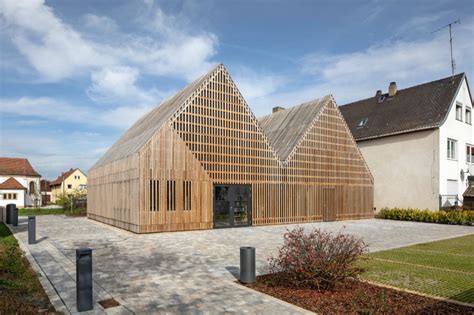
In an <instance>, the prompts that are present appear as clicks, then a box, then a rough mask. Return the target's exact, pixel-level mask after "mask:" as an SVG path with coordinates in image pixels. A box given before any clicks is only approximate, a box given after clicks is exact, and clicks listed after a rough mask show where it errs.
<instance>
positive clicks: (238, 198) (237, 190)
mask: <svg viewBox="0 0 474 315" xmlns="http://www.w3.org/2000/svg"><path fill="white" fill-rule="evenodd" d="M251 224H252V193H251V186H250V185H214V228H225V227H238V226H249V225H251Z"/></svg>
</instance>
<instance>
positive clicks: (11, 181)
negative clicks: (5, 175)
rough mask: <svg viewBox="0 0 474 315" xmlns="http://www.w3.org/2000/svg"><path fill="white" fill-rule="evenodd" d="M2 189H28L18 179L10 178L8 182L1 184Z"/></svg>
mask: <svg viewBox="0 0 474 315" xmlns="http://www.w3.org/2000/svg"><path fill="white" fill-rule="evenodd" d="M0 189H26V188H25V187H24V186H23V185H22V184H20V183H19V182H18V181H17V180H16V179H14V178H13V177H10V178H9V179H7V180H6V181H4V182H3V183H1V184H0Z"/></svg>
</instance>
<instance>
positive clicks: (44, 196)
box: [40, 179, 51, 205]
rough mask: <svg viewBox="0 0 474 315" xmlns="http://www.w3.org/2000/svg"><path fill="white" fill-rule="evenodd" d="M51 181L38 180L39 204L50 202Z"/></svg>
mask: <svg viewBox="0 0 474 315" xmlns="http://www.w3.org/2000/svg"><path fill="white" fill-rule="evenodd" d="M50 185H51V181H49V180H46V179H42V180H41V181H40V192H41V204H42V205H47V204H50V203H51V186H50Z"/></svg>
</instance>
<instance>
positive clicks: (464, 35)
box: [0, 0, 474, 179]
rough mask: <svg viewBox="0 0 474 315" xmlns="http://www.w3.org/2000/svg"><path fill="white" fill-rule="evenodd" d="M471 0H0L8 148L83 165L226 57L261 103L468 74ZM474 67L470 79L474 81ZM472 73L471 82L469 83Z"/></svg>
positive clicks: (342, 95)
mask: <svg viewBox="0 0 474 315" xmlns="http://www.w3.org/2000/svg"><path fill="white" fill-rule="evenodd" d="M473 16H474V1H472V0H465V1H464V0H455V1H444V0H443V1H440V0H429V1H423V0H419V1H397V2H395V1H361V0H356V1H351V0H345V1H329V0H328V1H279V0H275V1H249V0H241V1H230V0H229V1H218V0H214V1H208V0H199V1H182V2H181V1H153V0H144V1H138V0H137V1H129V0H124V1H118V0H116V1H98V0H96V1H85V0H81V1H72V0H68V1H65V0H61V1H42V0H0V54H1V56H0V57H1V60H0V71H1V73H0V151H1V152H0V156H10V157H26V158H28V159H29V160H30V162H32V164H33V166H34V167H35V168H36V169H37V170H38V171H39V172H40V173H41V174H42V175H43V177H45V178H48V179H52V178H54V177H56V176H57V175H58V174H59V173H60V172H61V171H63V170H66V169H69V168H70V167H80V168H82V169H83V170H84V171H87V170H88V168H89V167H90V166H91V165H92V164H93V163H94V162H95V161H96V160H97V159H98V158H99V157H100V156H101V155H102V154H103V153H104V152H105V151H106V150H107V148H108V147H109V146H110V145H111V144H112V143H113V142H114V141H115V140H117V139H118V138H119V137H120V135H121V134H122V133H123V132H124V131H125V130H126V129H127V128H128V127H129V126H130V125H131V124H132V123H133V122H134V121H135V120H136V119H137V118H138V117H140V116H141V115H142V114H143V113H144V112H146V111H147V110H149V109H150V108H152V107H153V106H156V105H157V104H159V103H160V102H161V101H162V100H163V99H165V98H167V97H169V96H171V95H173V94H174V93H176V92H177V91H179V90H180V89H181V88H183V87H184V86H185V85H186V84H187V83H189V82H190V81H192V80H193V79H195V78H196V77H198V76H200V75H201V74H203V73H205V72H206V71H208V70H209V69H210V68H211V67H212V66H214V65H216V64H218V63H224V64H225V66H226V68H227V69H228V70H229V71H230V74H231V76H232V77H233V78H234V80H235V81H236V82H237V84H238V86H239V88H240V90H241V92H242V94H243V95H244V97H245V98H246V100H247V102H248V103H249V105H250V106H251V107H252V109H253V111H254V112H255V114H256V115H257V116H261V115H264V114H266V113H268V112H269V111H270V110H271V108H272V107H273V106H277V105H279V106H290V105H295V104H298V103H301V102H303V101H307V100H311V99H315V98H318V97H321V96H324V95H326V94H333V95H334V97H335V99H336V101H337V102H338V103H339V104H340V105H342V104H345V103H347V102H350V101H355V100H358V99H361V98H366V97H370V96H372V95H374V94H375V91H376V90H378V89H381V90H386V89H387V87H388V84H389V82H390V81H397V84H398V86H399V87H400V88H403V87H408V86H411V85H414V84H418V83H423V82H427V81H431V80H435V79H439V78H441V77H445V76H448V75H450V73H451V69H450V60H449V36H448V31H447V29H443V30H441V31H439V32H435V33H432V31H433V30H436V29H437V28H439V27H441V26H443V25H445V24H447V23H449V22H451V21H454V20H457V19H461V24H459V25H456V26H455V27H454V29H453V30H454V56H455V59H456V65H457V67H456V72H466V73H467V75H468V77H469V78H471V77H472V75H474V18H473ZM472 80H474V79H471V81H472ZM472 84H473V83H471V85H472Z"/></svg>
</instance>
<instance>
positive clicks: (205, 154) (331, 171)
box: [88, 65, 374, 233]
mask: <svg viewBox="0 0 474 315" xmlns="http://www.w3.org/2000/svg"><path fill="white" fill-rule="evenodd" d="M373 191H374V187H373V178H372V176H371V174H370V171H369V169H368V168H367V165H366V163H365V161H364V159H363V157H362V155H361V154H360V152H359V150H358V148H357V145H356V143H355V141H354V139H353V137H352V135H351V132H350V130H349V128H348V127H347V125H346V123H345V121H344V119H343V117H342V115H341V113H340V112H339V109H338V107H337V105H336V103H335V101H334V99H333V98H332V96H326V97H323V98H321V99H318V100H314V101H311V102H308V103H304V104H301V105H299V106H295V107H292V108H288V109H283V108H275V109H274V112H273V113H272V114H270V115H268V116H265V117H263V118H261V119H257V118H256V117H255V116H254V114H253V113H252V111H251V110H250V108H249V106H248V105H247V103H246V102H245V100H244V98H243V96H242V95H241V94H240V92H239V90H238V88H237V86H236V85H235V84H234V82H233V81H232V79H231V77H230V76H229V74H228V72H227V70H226V69H225V68H224V66H223V65H219V66H217V67H216V68H214V69H213V70H211V71H210V72H209V73H207V74H206V75H204V76H202V77H201V78H199V79H198V80H196V81H194V82H192V83H191V84H189V85H188V86H187V87H186V88H184V89H183V90H182V91H181V92H179V93H178V94H176V95H175V96H173V97H172V98H170V99H168V100H166V101H164V102H163V103H162V104H161V105H160V106H158V107H156V108H154V109H153V110H151V111H150V112H148V113H147V114H145V115H144V116H143V117H142V118H140V119H139V120H138V121H137V122H136V123H135V124H134V125H133V126H132V127H131V128H130V129H129V130H128V131H127V132H126V133H125V134H124V135H123V136H122V137H121V138H120V139H119V140H118V141H117V142H116V143H115V144H114V145H113V146H112V147H111V148H110V149H109V150H108V151H107V152H106V153H105V154H104V156H102V157H101V158H100V159H99V161H97V163H96V164H95V165H94V166H93V167H92V168H91V170H90V171H89V175H88V216H89V218H91V219H94V220H98V221H101V222H104V223H108V224H111V225H114V226H117V227H120V228H123V229H126V230H130V231H133V232H136V233H148V232H161V231H179V230H193V229H211V228H218V227H234V226H235V227H237V226H247V225H269V224H282V223H300V222H313V221H321V220H324V221H331V220H344V219H360V218H370V217H372V216H373Z"/></svg>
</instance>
